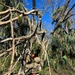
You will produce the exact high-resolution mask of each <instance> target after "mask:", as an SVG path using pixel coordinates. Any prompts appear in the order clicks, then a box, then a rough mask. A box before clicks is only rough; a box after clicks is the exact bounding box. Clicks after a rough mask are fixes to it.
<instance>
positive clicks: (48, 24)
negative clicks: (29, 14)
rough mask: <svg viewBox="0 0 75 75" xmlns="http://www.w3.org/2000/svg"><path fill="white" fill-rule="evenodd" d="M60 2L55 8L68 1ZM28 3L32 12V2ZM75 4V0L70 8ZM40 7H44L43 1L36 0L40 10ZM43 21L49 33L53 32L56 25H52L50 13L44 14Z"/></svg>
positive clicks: (29, 0) (61, 0)
mask: <svg viewBox="0 0 75 75" xmlns="http://www.w3.org/2000/svg"><path fill="white" fill-rule="evenodd" d="M24 1H25V0H24ZM58 1H59V4H58V5H56V4H55V7H58V6H61V5H63V4H64V2H65V1H66V0H58ZM27 2H28V5H27V8H28V9H29V10H31V9H32V0H27ZM74 3H75V0H71V3H70V5H69V7H71V6H72V5H73V4H74ZM40 7H42V0H36V8H37V9H40ZM74 10H75V8H74ZM42 21H43V25H44V28H45V29H46V30H47V31H49V32H51V31H52V30H53V28H54V25H52V24H51V22H52V19H51V17H50V16H49V13H44V14H43V16H42Z"/></svg>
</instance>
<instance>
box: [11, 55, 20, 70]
mask: <svg viewBox="0 0 75 75" xmlns="http://www.w3.org/2000/svg"><path fill="white" fill-rule="evenodd" d="M20 58H21V55H20V56H19V57H18V59H17V61H16V62H15V64H14V65H13V67H12V70H14V68H15V67H16V65H17V63H18V61H19V60H20Z"/></svg>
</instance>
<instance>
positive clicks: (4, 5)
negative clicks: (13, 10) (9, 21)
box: [0, 2, 10, 8]
mask: <svg viewBox="0 0 75 75" xmlns="http://www.w3.org/2000/svg"><path fill="white" fill-rule="evenodd" d="M0 4H2V5H3V6H5V7H7V8H10V7H9V6H7V5H5V4H4V3H2V2H0Z"/></svg>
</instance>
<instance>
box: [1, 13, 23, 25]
mask: <svg viewBox="0 0 75 75" xmlns="http://www.w3.org/2000/svg"><path fill="white" fill-rule="evenodd" d="M22 16H23V15H22V14H20V15H19V16H17V17H15V18H13V19H12V22H13V21H16V20H18V19H19V18H20V17H22ZM10 22H11V20H8V21H5V22H0V25H5V24H8V23H10Z"/></svg>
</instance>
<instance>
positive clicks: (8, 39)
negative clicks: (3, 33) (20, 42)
mask: <svg viewBox="0 0 75 75" xmlns="http://www.w3.org/2000/svg"><path fill="white" fill-rule="evenodd" d="M10 40H12V38H7V39H4V40H2V41H0V43H2V42H6V41H10Z"/></svg>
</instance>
